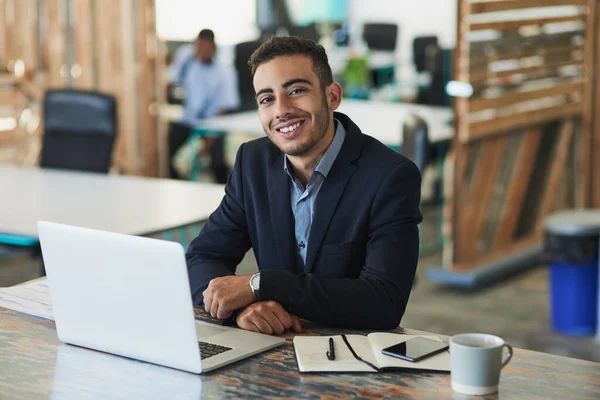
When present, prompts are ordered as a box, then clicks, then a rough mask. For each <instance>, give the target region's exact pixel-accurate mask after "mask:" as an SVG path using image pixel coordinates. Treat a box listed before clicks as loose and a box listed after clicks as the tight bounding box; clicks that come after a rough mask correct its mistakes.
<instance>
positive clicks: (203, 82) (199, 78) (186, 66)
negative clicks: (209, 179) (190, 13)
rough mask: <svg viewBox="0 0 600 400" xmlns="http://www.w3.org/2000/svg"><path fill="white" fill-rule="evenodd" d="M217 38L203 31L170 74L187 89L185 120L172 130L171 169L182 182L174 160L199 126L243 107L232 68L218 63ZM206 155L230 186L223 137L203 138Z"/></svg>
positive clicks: (184, 48)
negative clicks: (202, 121) (194, 129)
mask: <svg viewBox="0 0 600 400" xmlns="http://www.w3.org/2000/svg"><path fill="white" fill-rule="evenodd" d="M215 52H216V45H215V35H214V33H213V31H211V30H210V29H203V30H201V31H200V33H199V34H198V38H197V39H196V41H195V43H194V44H193V45H188V46H182V47H180V48H179V49H178V50H177V53H176V54H175V58H174V61H173V64H172V65H171V67H170V71H169V82H170V84H171V85H176V86H179V87H181V88H183V89H184V91H185V100H184V103H183V107H184V112H183V118H182V119H181V121H179V122H174V123H172V124H171V125H170V127H169V169H170V175H171V178H181V177H180V176H179V174H178V173H177V171H176V170H175V169H174V168H173V165H172V164H173V156H174V155H175V153H177V150H179V148H180V147H181V146H182V145H183V144H184V143H185V142H186V141H187V140H188V138H189V136H190V133H191V132H192V129H193V127H194V124H195V122H196V121H197V120H198V119H201V118H209V117H214V116H215V115H219V114H223V113H225V112H227V111H230V110H233V109H236V108H238V107H239V104H240V99H239V93H238V87H237V78H236V75H235V72H234V71H233V69H232V68H229V67H226V66H224V65H221V64H219V62H218V61H216V60H215V58H214V56H215ZM202 139H203V140H204V148H203V152H204V153H206V154H210V156H211V163H210V168H211V170H212V172H213V174H214V177H215V180H216V181H217V182H218V183H225V182H227V178H228V177H229V174H230V170H229V167H228V166H227V164H226V163H225V154H224V139H223V137H219V138H214V137H203V138H202Z"/></svg>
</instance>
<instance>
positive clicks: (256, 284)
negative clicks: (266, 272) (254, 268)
mask: <svg viewBox="0 0 600 400" xmlns="http://www.w3.org/2000/svg"><path fill="white" fill-rule="evenodd" d="M250 284H251V285H252V288H253V289H254V290H258V288H259V286H260V275H254V276H253V277H252V279H251V282H250Z"/></svg>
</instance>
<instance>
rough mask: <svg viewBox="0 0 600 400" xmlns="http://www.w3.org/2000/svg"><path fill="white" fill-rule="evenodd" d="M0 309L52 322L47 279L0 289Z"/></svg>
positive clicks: (52, 316)
mask: <svg viewBox="0 0 600 400" xmlns="http://www.w3.org/2000/svg"><path fill="white" fill-rule="evenodd" d="M0 307H4V308H8V309H9V310H15V311H19V312H22V313H25V314H30V315H35V316H37V317H42V318H46V319H51V320H53V321H54V312H53V311H52V302H51V301H50V288H49V286H48V280H47V279H44V280H39V281H36V282H33V283H29V284H26V285H19V286H11V287H5V288H0Z"/></svg>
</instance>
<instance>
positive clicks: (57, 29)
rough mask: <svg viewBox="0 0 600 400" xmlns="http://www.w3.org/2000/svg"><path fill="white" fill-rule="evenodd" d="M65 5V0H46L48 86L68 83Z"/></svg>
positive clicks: (61, 85) (55, 86) (52, 86)
mask: <svg viewBox="0 0 600 400" xmlns="http://www.w3.org/2000/svg"><path fill="white" fill-rule="evenodd" d="M66 7H67V0H46V13H47V15H46V19H47V38H46V40H47V45H46V52H47V53H46V55H45V57H46V62H47V65H48V78H47V79H48V80H47V85H48V87H50V88H57V87H64V86H66V85H67V84H68V79H67V78H68V76H67V74H68V72H69V71H68V66H67V59H66V57H67V56H66V51H67V49H66V43H67V37H66V29H67V16H66V13H65V10H66Z"/></svg>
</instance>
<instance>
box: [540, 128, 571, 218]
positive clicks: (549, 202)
mask: <svg viewBox="0 0 600 400" xmlns="http://www.w3.org/2000/svg"><path fill="white" fill-rule="evenodd" d="M572 139H573V121H572V120H566V121H565V122H564V123H563V126H562V130H561V133H560V137H559V139H558V144H557V146H556V147H557V148H556V154H555V156H554V164H553V165H552V169H551V170H550V174H549V177H548V181H547V182H546V188H545V193H544V198H543V200H542V204H541V207H540V210H539V215H541V216H544V215H547V214H548V213H550V212H551V211H552V210H553V208H554V205H555V204H556V198H557V195H558V191H559V185H560V183H561V178H562V177H563V175H564V172H565V166H566V162H567V156H568V153H569V151H570V150H571V141H572ZM543 228H544V219H543V218H539V217H538V230H543Z"/></svg>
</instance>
